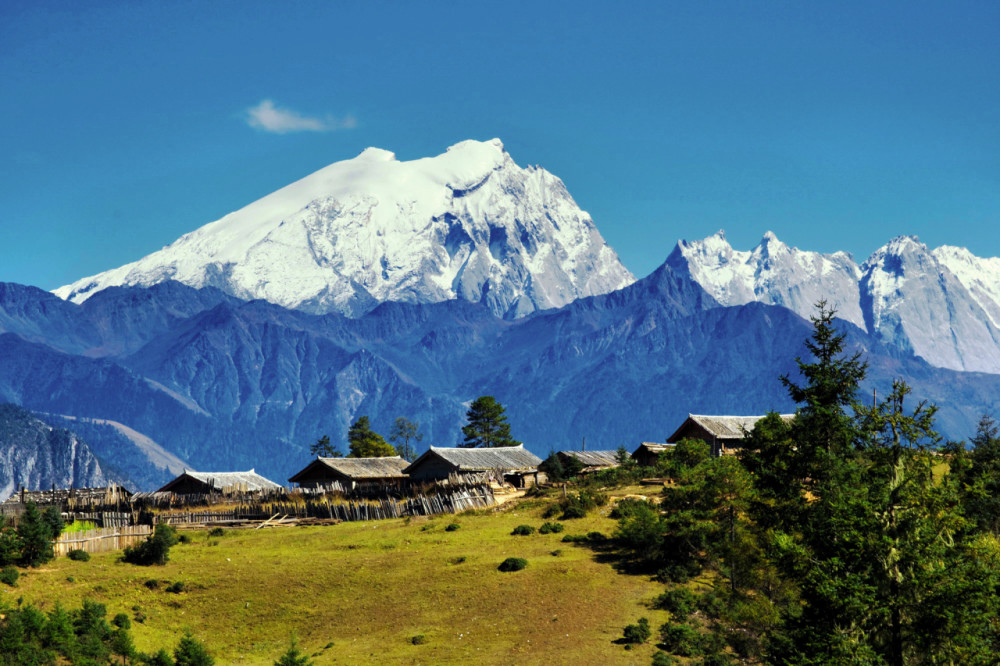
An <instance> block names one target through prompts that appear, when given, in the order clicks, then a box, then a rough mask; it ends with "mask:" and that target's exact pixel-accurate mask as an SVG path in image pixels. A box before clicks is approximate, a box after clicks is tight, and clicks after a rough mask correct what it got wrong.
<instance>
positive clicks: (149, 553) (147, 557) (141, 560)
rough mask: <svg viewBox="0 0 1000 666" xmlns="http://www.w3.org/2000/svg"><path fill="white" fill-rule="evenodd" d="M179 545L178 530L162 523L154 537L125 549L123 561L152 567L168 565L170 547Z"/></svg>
mask: <svg viewBox="0 0 1000 666" xmlns="http://www.w3.org/2000/svg"><path fill="white" fill-rule="evenodd" d="M176 543H177V530H176V529H174V528H173V527H171V526H170V525H167V524H166V523H160V524H158V525H157V526H156V529H155V530H153V535H152V536H149V537H146V540H145V541H143V542H142V543H139V544H136V545H135V546H129V547H127V548H125V553H124V554H123V555H122V560H123V561H125V562H128V563H130V564H138V565H140V566H147V567H148V566H150V565H153V564H159V565H162V564H166V563H167V560H169V559H170V547H171V546H173V545H175V544H176Z"/></svg>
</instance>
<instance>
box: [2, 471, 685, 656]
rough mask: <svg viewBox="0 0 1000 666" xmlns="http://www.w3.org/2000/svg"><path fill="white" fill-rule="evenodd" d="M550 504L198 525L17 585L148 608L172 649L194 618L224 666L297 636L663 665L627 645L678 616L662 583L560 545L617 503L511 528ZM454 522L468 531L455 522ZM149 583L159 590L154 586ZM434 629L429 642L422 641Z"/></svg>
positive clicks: (342, 649)
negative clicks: (550, 528) (520, 562)
mask: <svg viewBox="0 0 1000 666" xmlns="http://www.w3.org/2000/svg"><path fill="white" fill-rule="evenodd" d="M655 490H656V489H648V488H642V489H632V491H633V492H641V493H644V494H648V493H650V492H655ZM551 503H552V500H537V499H536V500H526V501H523V502H521V503H519V504H515V505H514V506H510V507H509V508H506V509H505V510H504V511H501V512H496V513H494V512H480V513H476V514H463V515H459V516H440V517H436V518H432V519H414V520H412V521H409V522H407V521H405V520H387V521H377V522H363V523H343V524H340V525H334V526H327V527H301V528H300V527H282V528H274V529H264V530H239V531H232V532H227V534H226V535H225V536H223V537H209V536H208V535H207V533H206V532H203V531H202V532H189V533H188V534H190V535H191V537H192V543H190V544H180V545H178V546H175V547H174V548H173V549H172V550H171V554H170V562H169V563H168V564H167V565H165V566H162V567H137V566H133V565H129V564H123V563H120V562H118V561H117V557H118V556H117V554H115V553H107V554H100V555H94V556H93V558H92V559H91V560H90V561H89V562H74V561H71V560H69V559H67V558H59V559H58V560H56V561H54V562H52V563H51V564H49V565H46V566H45V567H43V568H41V569H38V570H31V571H29V572H28V575H27V576H26V577H24V578H22V579H21V581H19V584H18V588H16V589H10V588H6V591H5V592H4V593H3V596H5V597H6V601H8V602H9V601H10V600H11V598H12V597H15V596H20V597H23V598H24V600H25V602H30V603H33V604H35V605H37V606H39V607H41V608H42V609H44V610H48V609H51V608H52V607H53V605H54V604H55V603H56V602H57V601H59V602H61V603H62V604H63V605H64V606H67V607H76V606H78V605H79V604H80V602H81V601H82V600H83V599H84V598H90V599H94V600H97V601H100V602H102V603H105V604H107V606H108V613H109V616H113V615H114V614H115V613H119V612H125V613H128V614H130V615H134V614H135V611H134V610H133V607H138V608H139V609H141V612H142V613H143V614H144V615H145V620H144V622H142V623H138V622H136V623H134V624H133V634H134V637H135V642H136V645H137V647H138V648H139V649H141V650H146V651H152V650H154V649H156V648H159V647H161V646H163V647H173V646H174V645H175V644H176V642H177V640H178V637H179V636H180V635H181V634H182V633H183V631H184V629H185V628H190V629H191V630H192V631H193V632H194V634H195V636H196V637H198V638H199V639H201V640H203V641H204V642H205V643H206V644H207V646H208V647H209V649H210V651H211V652H212V653H213V654H214V655H215V656H216V659H217V663H219V664H228V663H247V664H265V663H266V664H270V663H273V661H274V660H275V659H276V658H277V657H278V656H279V655H280V654H281V653H282V652H283V651H284V650H285V649H286V648H287V646H288V641H289V637H290V635H291V634H292V633H294V634H295V635H296V636H297V638H298V641H299V645H300V647H301V648H302V649H303V650H304V651H306V652H307V653H308V654H315V653H318V656H316V657H315V659H316V662H317V663H319V664H325V663H345V664H353V663H376V662H377V663H426V664H439V663H482V664H513V663H546V664H589V663H594V664H597V663H616V664H617V663H626V664H627V663H638V664H648V663H650V661H651V658H652V654H653V652H654V651H655V648H654V647H653V645H652V642H653V641H650V643H649V644H647V645H644V646H640V647H638V648H637V649H634V650H631V651H625V650H624V649H623V647H622V646H621V645H618V644H615V643H614V641H615V639H617V638H619V637H620V636H621V635H622V629H623V627H624V625H626V624H629V623H634V622H636V621H637V620H638V618H639V617H641V616H646V617H648V618H649V620H650V624H651V626H652V627H653V628H654V630H655V629H656V628H657V627H659V625H660V624H662V623H663V622H665V621H666V619H667V617H668V614H667V613H666V612H663V611H656V610H650V609H649V608H648V604H649V602H650V601H651V600H652V599H653V598H655V596H656V595H657V594H659V593H660V592H661V591H662V589H663V586H662V585H659V584H657V583H655V582H653V581H651V580H650V579H649V578H648V577H644V576H629V575H623V574H619V573H617V572H616V571H615V569H614V568H613V567H612V566H611V565H609V564H607V563H602V562H599V561H598V560H597V558H596V556H595V553H594V552H593V551H592V550H591V549H590V548H587V547H585V546H576V545H574V544H569V543H562V542H561V539H562V537H563V536H564V535H565V534H579V533H586V532H589V531H593V530H597V531H602V532H605V533H610V532H611V531H613V529H614V527H615V521H613V520H610V519H608V518H607V517H606V516H605V515H603V514H606V513H607V512H608V510H609V509H608V507H605V508H604V509H602V510H599V511H598V512H595V513H593V514H592V515H590V516H588V517H587V518H583V519H579V520H567V521H565V522H564V525H565V526H566V531H565V532H563V533H562V534H559V533H554V534H547V535H541V534H537V533H536V534H534V535H531V536H511V534H510V532H511V530H512V529H513V528H514V527H515V526H517V525H519V524H522V523H524V524H530V525H534V526H535V527H538V526H540V525H541V524H542V522H544V521H543V519H542V518H541V513H542V511H543V510H544V508H545V507H546V506H548V505H549V504H551ZM452 522H457V523H458V524H460V525H461V528H460V529H458V530H455V531H451V532H448V531H446V530H445V527H446V526H447V525H448V524H449V523H452ZM553 551H561V552H560V553H559V554H557V555H553V554H552V553H553ZM507 557H523V558H525V559H527V560H528V567H527V568H526V569H524V570H523V571H518V572H513V573H501V572H499V571H497V566H498V565H499V564H500V562H502V561H503V560H504V559H505V558H507ZM460 558H465V560H464V561H459V560H460ZM69 578H72V579H73V580H72V581H70V580H69ZM150 579H156V580H158V581H160V585H159V589H155V590H152V589H149V588H147V587H146V586H145V585H144V583H145V582H146V581H147V580H150ZM174 581H183V582H184V584H185V589H184V591H183V592H182V593H180V594H173V593H170V592H166V591H165V587H166V586H167V584H169V583H172V582H174ZM421 634H422V635H424V636H425V637H426V643H424V644H422V645H414V644H413V643H412V642H411V639H412V638H413V637H414V636H417V635H421ZM330 643H332V644H333V645H332V646H330V647H326V646H328V645H329V644H330Z"/></svg>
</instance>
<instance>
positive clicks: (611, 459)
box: [559, 451, 618, 467]
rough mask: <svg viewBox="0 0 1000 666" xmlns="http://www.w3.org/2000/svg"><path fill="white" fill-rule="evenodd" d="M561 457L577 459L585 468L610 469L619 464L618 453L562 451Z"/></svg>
mask: <svg viewBox="0 0 1000 666" xmlns="http://www.w3.org/2000/svg"><path fill="white" fill-rule="evenodd" d="M559 455H562V456H569V457H570V458H576V459H577V460H579V461H580V462H582V463H583V466H584V467H609V466H612V465H617V464H618V452H617V451H560V452H559Z"/></svg>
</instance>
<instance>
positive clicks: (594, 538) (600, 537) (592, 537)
mask: <svg viewBox="0 0 1000 666" xmlns="http://www.w3.org/2000/svg"><path fill="white" fill-rule="evenodd" d="M607 540H608V537H606V536H604V534H603V533H601V532H587V541H589V542H590V543H604V542H605V541H607Z"/></svg>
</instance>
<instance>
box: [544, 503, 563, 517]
mask: <svg viewBox="0 0 1000 666" xmlns="http://www.w3.org/2000/svg"><path fill="white" fill-rule="evenodd" d="M560 511H562V508H560V506H559V505H558V504H550V505H549V506H548V507H546V509H545V511H543V512H542V518H546V519H548V518H555V517H556V516H558V515H559V512H560Z"/></svg>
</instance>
